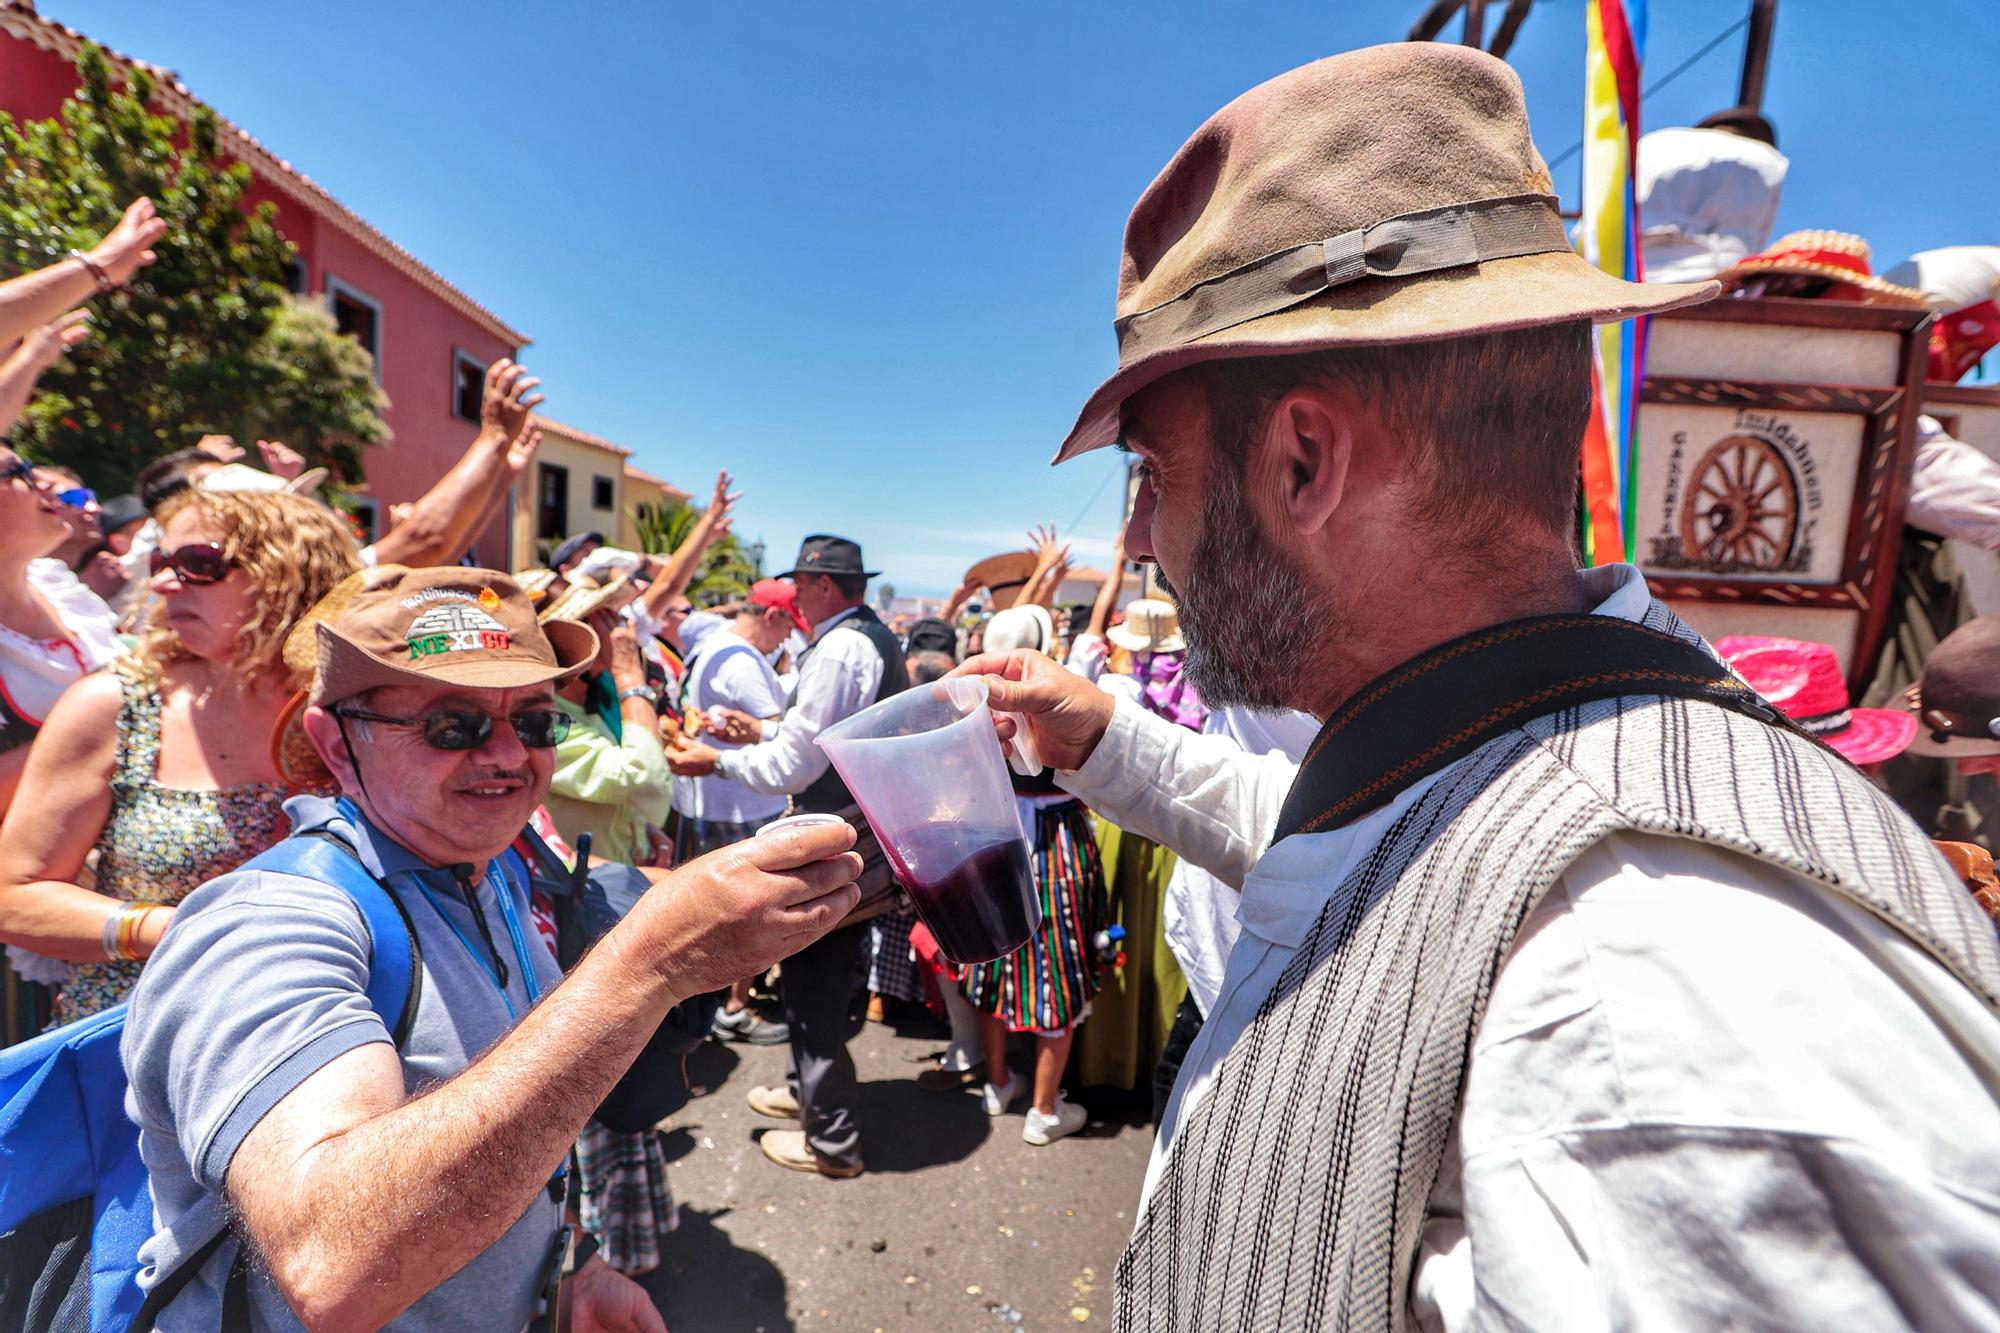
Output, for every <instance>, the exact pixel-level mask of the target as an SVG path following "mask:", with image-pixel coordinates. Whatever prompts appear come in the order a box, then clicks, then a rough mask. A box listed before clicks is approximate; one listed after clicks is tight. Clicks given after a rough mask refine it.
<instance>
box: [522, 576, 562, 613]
mask: <svg viewBox="0 0 2000 1333" xmlns="http://www.w3.org/2000/svg"><path fill="white" fill-rule="evenodd" d="M559 578H562V575H560V574H558V573H556V572H555V571H554V570H553V569H544V568H542V567H541V566H536V567H535V568H533V569H517V570H515V571H514V582H515V583H516V584H518V585H519V586H520V589H521V591H522V592H524V593H526V594H528V600H529V601H531V602H533V603H534V604H535V605H536V606H540V605H541V604H542V603H543V602H544V601H546V600H547V599H548V595H549V589H550V587H552V586H553V585H554V583H555V581H556V580H557V579H559Z"/></svg>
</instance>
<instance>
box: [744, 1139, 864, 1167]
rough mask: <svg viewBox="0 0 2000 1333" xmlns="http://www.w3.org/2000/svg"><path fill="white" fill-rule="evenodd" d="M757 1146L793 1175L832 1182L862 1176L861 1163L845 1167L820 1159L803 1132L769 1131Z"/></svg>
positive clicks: (759, 1140)
mask: <svg viewBox="0 0 2000 1333" xmlns="http://www.w3.org/2000/svg"><path fill="white" fill-rule="evenodd" d="M757 1146H758V1147H759V1148H762V1149H763V1150H764V1155H765V1156H766V1157H768V1158H770V1159H771V1160H772V1161H774V1162H776V1163H777V1164H778V1165H779V1166H782V1167H784V1168H786V1169H787V1170H791V1171H809V1172H811V1173H812V1174H814V1175H819V1176H826V1177H827V1178H828V1179H831V1180H852V1179H854V1177H856V1176H858V1175H860V1174H861V1172H862V1165H861V1163H859V1162H856V1163H854V1164H853V1165H852V1166H842V1165H841V1164H840V1163H838V1162H832V1161H828V1160H827V1159H826V1158H824V1157H822V1156H820V1155H819V1153H817V1152H816V1151H814V1150H813V1146H812V1145H811V1144H810V1143H807V1142H806V1132H805V1131H804V1130H802V1129H769V1130H765V1131H764V1135H763V1137H762V1138H760V1139H758V1140H757Z"/></svg>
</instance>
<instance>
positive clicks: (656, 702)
mask: <svg viewBox="0 0 2000 1333" xmlns="http://www.w3.org/2000/svg"><path fill="white" fill-rule="evenodd" d="M627 699H644V700H645V701H646V702H647V703H649V704H651V705H652V706H653V707H655V708H658V707H659V706H660V692H659V691H658V690H656V689H654V688H653V687H652V686H651V685H634V686H633V687H632V688H631V689H629V690H620V691H618V702H619V703H621V704H622V703H624V702H625V701H626V700H627Z"/></svg>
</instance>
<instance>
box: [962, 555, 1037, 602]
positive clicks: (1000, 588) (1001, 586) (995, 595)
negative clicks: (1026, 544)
mask: <svg viewBox="0 0 2000 1333" xmlns="http://www.w3.org/2000/svg"><path fill="white" fill-rule="evenodd" d="M1034 572H1035V553H1034V552H1033V551H1002V552H1001V553H1000V554H999V555H989V556H987V557H986V558H985V559H984V560H981V561H980V562H979V563H978V564H976V565H974V566H973V567H972V568H971V569H968V570H966V571H965V581H966V582H967V583H976V584H978V585H979V586H980V587H982V588H984V589H986V605H987V606H988V607H990V608H991V609H993V610H995V611H1005V610H1006V609H1007V608H1008V607H1010V606H1012V605H1014V603H1016V602H1018V601H1020V600H1021V594H1022V593H1024V592H1026V591H1027V590H1028V577H1029V576H1030V575H1031V574H1033V573H1034Z"/></svg>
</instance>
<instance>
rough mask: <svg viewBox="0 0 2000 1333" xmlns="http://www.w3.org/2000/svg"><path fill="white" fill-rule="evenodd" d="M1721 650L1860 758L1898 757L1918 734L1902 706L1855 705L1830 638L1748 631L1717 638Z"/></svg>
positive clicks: (1741, 671)
mask: <svg viewBox="0 0 2000 1333" xmlns="http://www.w3.org/2000/svg"><path fill="white" fill-rule="evenodd" d="M1715 651H1716V652H1718V653H1720V654H1721V655H1722V659H1723V660H1724V661H1725V662H1727V663H1729V667H1730V670H1732V671H1734V672H1735V673H1736V674H1737V675H1738V676H1741V677H1742V678H1743V680H1744V683H1746V684H1747V685H1749V686H1750V688H1751V689H1753V690H1755V691H1757V693H1758V694H1760V695H1762V696H1763V697H1764V698H1765V699H1766V700H1767V701H1768V702H1769V703H1770V704H1771V705H1772V706H1773V707H1775V708H1776V709H1777V710H1778V711H1779V712H1781V713H1783V714H1784V715H1785V716H1786V717H1788V718H1790V719H1791V720H1792V721H1793V722H1794V723H1795V724H1796V725H1797V726H1798V728H1799V729H1800V730H1801V731H1804V732H1806V733H1807V734H1809V735H1812V736H1816V737H1818V738H1819V739H1820V740H1822V741H1824V742H1825V743H1826V744H1827V745H1829V746H1831V747H1832V748H1833V749H1835V750H1838V751H1839V752H1840V753H1841V754H1843V755H1845V756H1847V758H1848V759H1850V760H1852V761H1853V762H1854V763H1857V764H1879V763H1881V762H1882V761H1883V760H1885V759H1894V758H1895V757H1896V756H1897V755H1899V754H1901V753H1902V752H1903V751H1904V750H1906V749H1908V748H1909V746H1910V741H1911V738H1912V737H1914V736H1915V735H1916V731H1917V723H1916V719H1914V718H1913V717H1911V716H1910V714H1909V713H1907V712H1905V711H1903V710H1901V709H1897V708H1856V707H1854V705H1853V702H1852V699H1851V696H1850V695H1849V694H1848V692H1847V678H1846V677H1845V676H1843V675H1841V672H1840V655H1839V654H1838V653H1836V652H1835V651H1834V650H1833V648H1832V647H1831V646H1829V645H1827V644H1824V643H1814V642H1812V641H1810V640H1807V639H1781V638H1776V637H1771V636H1767V635H1750V634H1743V635H1735V636H1732V637H1730V638H1726V639H1717V640H1716V641H1715Z"/></svg>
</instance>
